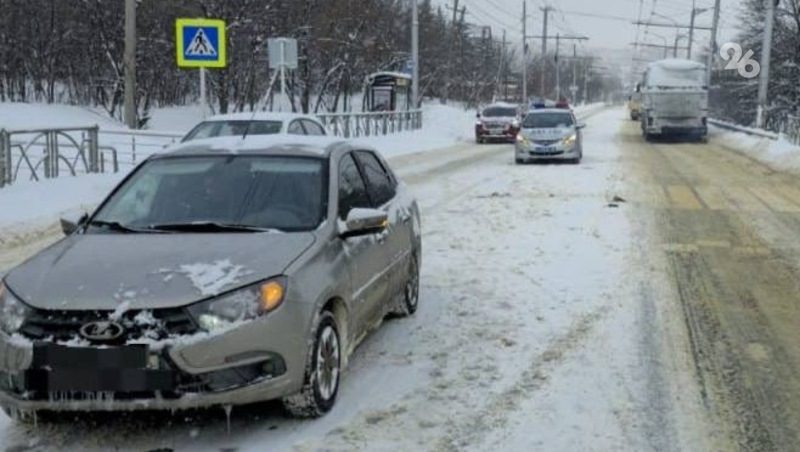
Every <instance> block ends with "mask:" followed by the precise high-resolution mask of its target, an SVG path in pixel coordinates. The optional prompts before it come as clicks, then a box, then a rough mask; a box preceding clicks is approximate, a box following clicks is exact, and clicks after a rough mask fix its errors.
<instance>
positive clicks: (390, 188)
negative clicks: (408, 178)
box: [356, 151, 396, 207]
mask: <svg viewBox="0 0 800 452" xmlns="http://www.w3.org/2000/svg"><path fill="white" fill-rule="evenodd" d="M356 157H357V158H358V161H359V163H361V168H362V169H363V170H364V177H365V178H366V179H367V190H368V192H369V197H370V199H372V202H373V206H374V207H378V206H382V205H383V204H385V203H386V202H388V201H389V200H390V199H392V198H394V195H395V187H396V184H395V182H394V179H393V178H392V176H391V175H390V174H389V172H388V171H386V169H385V168H384V167H383V164H381V162H380V160H378V157H377V156H375V154H374V153H372V152H370V151H356Z"/></svg>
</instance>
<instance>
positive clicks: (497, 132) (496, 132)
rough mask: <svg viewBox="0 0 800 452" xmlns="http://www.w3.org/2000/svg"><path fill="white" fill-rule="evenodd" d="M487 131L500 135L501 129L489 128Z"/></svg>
mask: <svg viewBox="0 0 800 452" xmlns="http://www.w3.org/2000/svg"><path fill="white" fill-rule="evenodd" d="M489 133H491V134H492V135H502V134H503V129H489Z"/></svg>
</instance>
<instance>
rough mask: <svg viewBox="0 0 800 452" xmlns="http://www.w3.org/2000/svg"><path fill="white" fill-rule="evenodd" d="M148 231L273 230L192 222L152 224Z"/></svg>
mask: <svg viewBox="0 0 800 452" xmlns="http://www.w3.org/2000/svg"><path fill="white" fill-rule="evenodd" d="M148 229H152V230H155V231H170V232H270V231H273V229H268V228H259V227H256V226H249V225H246V224H231V223H219V222H216V221H193V222H190V223H164V224H153V225H150V226H148Z"/></svg>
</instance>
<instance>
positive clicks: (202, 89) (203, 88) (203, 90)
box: [200, 67, 208, 119]
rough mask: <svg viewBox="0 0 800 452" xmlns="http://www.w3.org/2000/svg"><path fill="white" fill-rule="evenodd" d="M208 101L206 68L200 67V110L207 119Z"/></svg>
mask: <svg viewBox="0 0 800 452" xmlns="http://www.w3.org/2000/svg"><path fill="white" fill-rule="evenodd" d="M207 105H208V104H207V101H206V68H204V67H201V68H200V110H201V111H202V112H203V119H206V112H207V111H208V107H207Z"/></svg>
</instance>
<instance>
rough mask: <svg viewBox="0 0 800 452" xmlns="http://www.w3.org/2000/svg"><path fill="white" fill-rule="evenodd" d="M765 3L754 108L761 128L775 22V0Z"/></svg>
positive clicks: (757, 122)
mask: <svg viewBox="0 0 800 452" xmlns="http://www.w3.org/2000/svg"><path fill="white" fill-rule="evenodd" d="M764 1H765V2H766V3H767V17H766V18H765V19H766V21H767V26H766V28H765V29H764V40H763V41H762V42H761V74H759V78H758V109H757V110H756V127H758V128H760V129H763V128H764V123H765V122H766V118H765V113H766V112H765V110H766V109H767V91H768V88H769V61H770V54H771V53H772V28H773V24H774V23H775V3H777V2H776V1H775V0H764Z"/></svg>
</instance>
